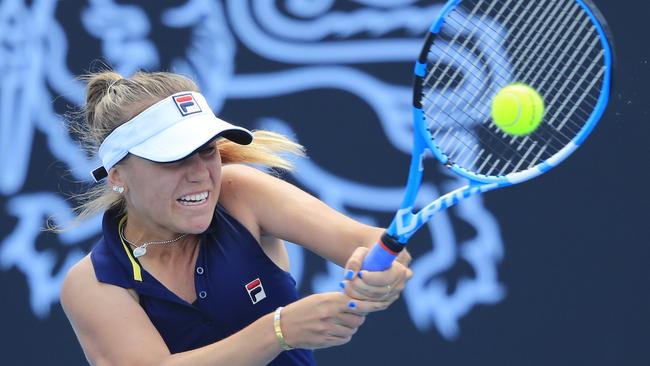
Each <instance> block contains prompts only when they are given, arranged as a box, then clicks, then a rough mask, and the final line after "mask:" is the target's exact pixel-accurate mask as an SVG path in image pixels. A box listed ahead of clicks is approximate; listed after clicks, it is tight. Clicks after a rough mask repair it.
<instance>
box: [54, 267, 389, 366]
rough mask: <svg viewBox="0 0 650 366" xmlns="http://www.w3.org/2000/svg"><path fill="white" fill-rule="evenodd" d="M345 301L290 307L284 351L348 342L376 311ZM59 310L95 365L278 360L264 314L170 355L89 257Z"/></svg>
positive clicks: (332, 297)
mask: <svg viewBox="0 0 650 366" xmlns="http://www.w3.org/2000/svg"><path fill="white" fill-rule="evenodd" d="M349 301H350V298H349V297H348V296H346V295H345V294H343V293H325V294H316V295H312V296H309V297H307V298H304V299H302V300H299V301H296V302H294V303H292V304H289V305H288V306H287V307H286V308H285V309H284V310H283V312H282V314H283V315H282V323H281V324H282V329H283V332H284V334H285V339H286V341H287V343H288V344H290V345H292V346H294V347H299V348H312V349H313V348H325V347H331V346H336V345H341V344H344V343H347V342H349V341H350V339H351V337H352V335H353V334H354V333H355V332H356V330H357V328H358V327H359V326H360V325H361V324H362V323H363V321H364V319H365V318H364V316H363V315H362V314H366V313H368V312H371V311H376V310H379V308H378V307H377V305H376V304H373V303H368V302H364V301H356V307H355V308H354V309H350V308H349V307H348V302H349ZM61 304H62V305H63V309H64V310H65V312H66V315H67V316H68V319H69V320H70V323H71V324H72V326H73V328H74V330H75V333H76V334H77V338H78V339H79V342H80V343H81V346H82V348H83V350H84V353H85V355H86V358H87V359H88V361H89V362H90V363H91V364H93V365H139V366H142V365H144V366H147V365H163V366H176V365H193V366H201V365H213V366H214V365H228V366H231V365H266V364H267V363H269V362H270V361H271V360H273V359H274V358H275V357H276V356H277V355H278V354H279V353H280V352H281V349H280V346H279V343H278V340H277V338H276V336H275V333H274V330H273V318H272V316H273V314H267V315H265V316H263V317H261V318H259V319H258V320H256V321H255V322H253V323H252V324H250V325H249V326H247V327H246V328H244V329H242V330H241V331H239V332H237V333H235V334H233V335H231V336H230V337H227V338H225V339H223V340H221V341H219V342H216V343H213V344H210V345H208V346H205V347H201V348H198V349H195V350H191V351H187V352H182V353H177V354H170V352H169V350H168V349H167V346H166V344H165V342H164V341H163V339H162V338H161V336H160V334H159V333H158V331H157V330H156V328H155V327H154V326H153V324H152V323H151V321H150V320H149V318H148V316H147V314H146V313H145V312H144V310H143V309H142V308H141V306H140V305H139V303H138V300H137V298H136V297H135V295H132V294H131V293H129V291H128V290H126V289H123V288H120V287H117V286H113V285H108V284H103V283H100V282H98V281H97V280H96V278H95V273H94V269H93V267H92V262H91V261H90V258H89V257H88V256H87V257H85V258H84V259H83V260H81V261H80V262H79V263H78V264H77V265H75V266H74V267H73V268H72V269H71V270H70V272H69V273H68V275H67V276H66V279H65V281H64V284H63V288H62V290H61ZM242 349H246V350H247V352H241V350H242Z"/></svg>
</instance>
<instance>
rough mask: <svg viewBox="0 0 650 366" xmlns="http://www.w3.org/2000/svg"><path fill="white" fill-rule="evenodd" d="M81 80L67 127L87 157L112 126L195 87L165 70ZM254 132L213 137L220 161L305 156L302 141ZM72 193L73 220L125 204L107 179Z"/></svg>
mask: <svg viewBox="0 0 650 366" xmlns="http://www.w3.org/2000/svg"><path fill="white" fill-rule="evenodd" d="M81 79H82V80H84V81H86V82H87V86H86V101H85V105H84V107H83V109H82V110H80V111H79V112H77V113H73V114H71V117H72V118H69V121H70V122H69V125H68V127H69V129H70V130H71V132H73V133H74V134H76V135H77V136H78V137H79V139H80V141H81V143H82V146H83V148H84V149H85V150H86V152H87V153H88V154H89V155H91V156H95V155H96V153H97V149H98V148H99V145H101V143H102V141H104V139H105V138H106V137H107V136H108V135H109V134H110V133H111V132H112V131H113V130H114V129H115V128H117V127H118V126H120V125H121V124H123V123H125V122H126V121H128V120H130V119H131V118H133V117H134V116H135V115H137V114H138V113H140V112H141V111H143V110H144V109H146V108H147V107H149V106H151V105H153V104H154V103H156V102H158V101H160V100H162V99H164V98H167V97H168V96H170V95H172V94H174V93H178V92H181V91H196V92H198V91H199V88H198V87H197V85H196V83H194V82H193V81H192V80H190V79H189V78H187V77H185V76H182V75H178V74H173V73H168V72H138V73H136V74H135V75H133V76H132V77H130V78H124V77H122V76H121V75H120V74H118V73H116V72H114V71H101V72H98V73H92V74H87V75H84V76H82V77H81ZM253 136H254V139H253V142H252V143H251V144H250V145H239V144H237V143H234V142H231V141H229V140H226V139H223V138H220V139H217V141H216V146H217V148H218V150H219V152H220V154H221V159H222V162H223V164H233V163H244V164H259V165H263V166H266V167H268V168H278V169H283V170H291V169H292V164H291V162H290V161H289V160H288V159H286V158H285V157H283V155H284V154H287V153H288V154H293V155H298V156H302V155H304V150H303V147H302V146H301V145H299V144H297V143H295V142H293V141H291V140H289V139H288V138H286V137H285V136H283V135H280V134H278V133H275V132H271V131H264V130H258V131H254V132H253ZM75 198H76V199H77V200H78V201H79V204H78V206H77V207H76V208H75V211H76V212H77V215H78V216H77V220H76V221H78V222H79V221H83V220H85V219H88V218H90V217H92V216H94V215H96V214H99V213H101V212H104V211H106V210H107V209H110V208H114V207H117V208H118V209H119V210H120V211H122V212H124V210H125V209H126V203H125V201H124V197H123V196H122V195H119V194H116V193H115V192H113V191H112V189H111V188H110V187H109V185H108V184H100V185H96V186H94V187H91V188H90V189H89V190H87V191H86V192H84V193H81V194H79V195H77V196H76V197H75Z"/></svg>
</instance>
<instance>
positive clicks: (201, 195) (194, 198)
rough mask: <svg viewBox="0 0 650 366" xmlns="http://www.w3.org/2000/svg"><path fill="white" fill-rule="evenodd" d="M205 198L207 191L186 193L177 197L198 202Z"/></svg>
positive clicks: (181, 199)
mask: <svg viewBox="0 0 650 366" xmlns="http://www.w3.org/2000/svg"><path fill="white" fill-rule="evenodd" d="M206 198H208V192H203V193H199V194H188V195H185V196H183V197H181V198H179V200H180V201H188V202H199V201H203V200H205V199H206Z"/></svg>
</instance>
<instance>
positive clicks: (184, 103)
mask: <svg viewBox="0 0 650 366" xmlns="http://www.w3.org/2000/svg"><path fill="white" fill-rule="evenodd" d="M174 103H176V106H177V107H178V110H179V111H180V112H181V115H183V117H185V116H187V115H190V114H193V113H200V112H201V107H200V106H199V104H198V103H197V102H196V100H194V96H192V94H181V95H176V96H174Z"/></svg>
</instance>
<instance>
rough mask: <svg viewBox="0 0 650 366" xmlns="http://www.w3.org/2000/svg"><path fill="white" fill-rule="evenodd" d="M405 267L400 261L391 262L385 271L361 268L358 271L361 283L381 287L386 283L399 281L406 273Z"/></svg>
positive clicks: (390, 283) (391, 283)
mask: <svg viewBox="0 0 650 366" xmlns="http://www.w3.org/2000/svg"><path fill="white" fill-rule="evenodd" d="M406 271H407V268H406V267H404V265H402V264H401V263H396V262H393V264H392V265H391V266H390V268H388V269H387V270H385V271H367V270H362V271H361V272H359V278H361V279H362V280H363V283H365V284H366V285H370V286H376V287H383V286H386V285H393V284H395V283H397V282H399V281H401V280H402V279H403V278H404V276H405V275H406Z"/></svg>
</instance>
